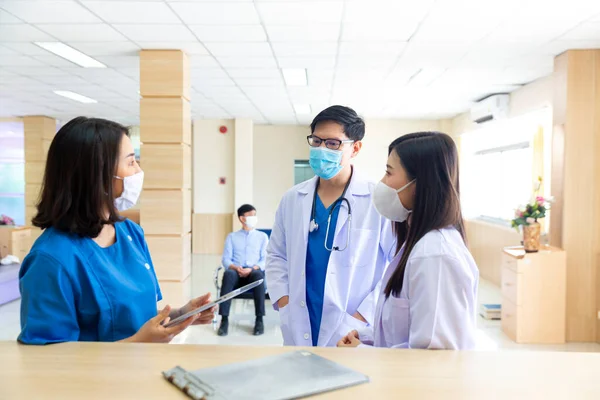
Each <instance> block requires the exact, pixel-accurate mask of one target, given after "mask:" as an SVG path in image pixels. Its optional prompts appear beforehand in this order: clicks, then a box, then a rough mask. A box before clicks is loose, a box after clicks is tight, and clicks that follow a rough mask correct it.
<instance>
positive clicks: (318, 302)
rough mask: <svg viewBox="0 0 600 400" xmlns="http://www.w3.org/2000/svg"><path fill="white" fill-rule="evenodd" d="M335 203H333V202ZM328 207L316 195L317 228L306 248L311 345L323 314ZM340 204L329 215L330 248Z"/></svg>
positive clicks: (315, 340)
mask: <svg viewBox="0 0 600 400" xmlns="http://www.w3.org/2000/svg"><path fill="white" fill-rule="evenodd" d="M333 204H335V203H333ZM333 204H332V205H331V206H329V208H325V205H324V204H323V202H322V201H321V199H320V198H319V196H317V201H316V204H315V219H316V220H317V224H319V229H317V230H316V231H313V232H309V233H308V246H307V249H306V306H307V307H308V316H309V318H310V329H311V334H312V343H313V346H316V345H317V343H318V342H319V331H320V329H321V317H322V316H323V297H324V295H325V278H326V277H327V265H328V264H329V257H330V256H331V252H330V251H329V250H327V249H326V248H325V234H326V232H327V219H328V218H329V211H330V210H331V207H333ZM339 211H340V206H337V207H335V210H333V214H332V216H331V224H330V227H329V238H328V239H329V240H328V241H327V247H329V248H330V249H331V246H333V239H334V237H335V228H336V226H337V220H338V215H339Z"/></svg>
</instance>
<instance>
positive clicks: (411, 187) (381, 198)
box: [338, 132, 479, 350]
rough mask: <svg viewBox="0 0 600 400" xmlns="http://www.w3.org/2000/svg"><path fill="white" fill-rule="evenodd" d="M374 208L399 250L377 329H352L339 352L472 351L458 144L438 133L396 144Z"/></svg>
mask: <svg viewBox="0 0 600 400" xmlns="http://www.w3.org/2000/svg"><path fill="white" fill-rule="evenodd" d="M373 203H374V205H375V207H376V208H377V211H378V212H379V213H380V214H381V215H383V216H385V217H387V218H389V219H390V220H392V221H395V223H394V231H395V233H396V236H397V239H398V243H399V245H400V246H401V249H400V250H399V253H398V255H397V256H396V258H395V259H394V260H393V261H392V263H391V264H390V266H389V268H388V269H387V271H386V273H385V276H384V278H383V282H382V286H381V292H380V294H379V300H378V302H377V310H376V313H375V323H374V324H373V327H370V328H367V329H356V330H352V331H351V332H350V333H348V334H347V335H346V336H345V337H344V338H342V339H341V340H340V341H339V343H338V346H339V347H356V346H359V345H372V346H377V347H398V348H419V349H457V350H458V349H460V350H462V349H470V348H473V347H474V345H475V316H476V309H475V308H476V299H477V286H478V282H479V272H478V270H477V266H476V265H475V262H474V261H473V257H471V254H470V253H469V251H468V250H467V247H466V245H465V230H464V225H463V219H462V214H461V208H460V199H459V182H458V157H457V151H456V146H455V145H454V142H453V140H452V139H451V138H450V137H449V136H448V135H445V134H443V133H436V132H421V133H413V134H410V135H406V136H402V137H400V138H398V139H396V140H395V141H394V142H393V143H392V144H391V145H390V147H389V157H388V163H387V171H386V174H385V176H384V177H383V179H382V180H381V182H379V183H378V184H377V187H376V188H375V191H374V193H373Z"/></svg>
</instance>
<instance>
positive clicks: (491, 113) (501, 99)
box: [471, 94, 510, 124]
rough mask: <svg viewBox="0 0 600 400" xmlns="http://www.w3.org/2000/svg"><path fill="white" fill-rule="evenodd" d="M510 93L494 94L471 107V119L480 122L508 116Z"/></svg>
mask: <svg viewBox="0 0 600 400" xmlns="http://www.w3.org/2000/svg"><path fill="white" fill-rule="evenodd" d="M509 104H510V95H508V94H493V95H491V96H488V97H486V98H485V99H483V100H480V101H478V102H477V104H475V105H474V106H473V107H471V120H472V121H473V122H476V123H478V124H483V123H484V122H488V121H495V120H499V119H503V118H506V117H508V106H509Z"/></svg>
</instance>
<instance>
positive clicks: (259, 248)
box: [218, 204, 269, 336]
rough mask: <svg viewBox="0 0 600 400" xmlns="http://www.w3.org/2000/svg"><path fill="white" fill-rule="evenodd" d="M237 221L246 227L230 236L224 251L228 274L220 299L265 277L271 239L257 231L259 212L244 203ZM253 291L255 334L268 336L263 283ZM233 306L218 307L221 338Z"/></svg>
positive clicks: (226, 327) (227, 304) (239, 210)
mask: <svg viewBox="0 0 600 400" xmlns="http://www.w3.org/2000/svg"><path fill="white" fill-rule="evenodd" d="M238 218H239V219H240V222H241V223H242V225H243V228H242V229H241V230H239V231H237V232H233V233H230V234H229V236H227V241H226V242H225V249H224V250H223V260H222V262H223V267H225V274H223V282H222V284H221V293H220V295H221V296H223V295H225V294H227V293H229V292H231V291H232V290H235V289H237V288H239V287H242V286H245V285H248V284H250V283H252V282H256V281H257V280H259V279H264V277H265V271H264V269H265V257H266V253H267V244H268V241H269V239H268V237H267V234H266V233H264V232H260V231H257V230H255V229H254V228H255V227H256V223H257V222H258V218H257V217H256V209H255V208H254V207H253V206H251V205H249V204H244V205H243V206H241V207H240V208H239V209H238ZM253 291H254V308H255V310H256V323H255V324H254V335H257V336H258V335H262V334H263V333H265V327H264V324H263V316H264V315H265V284H264V282H263V283H262V284H261V285H260V286H257V287H256V288H254V289H253ZM230 307H231V300H229V301H227V302H225V303H222V304H221V306H220V308H219V314H220V315H221V316H222V319H221V326H220V327H219V332H218V334H219V336H227V331H228V329H229V308H230Z"/></svg>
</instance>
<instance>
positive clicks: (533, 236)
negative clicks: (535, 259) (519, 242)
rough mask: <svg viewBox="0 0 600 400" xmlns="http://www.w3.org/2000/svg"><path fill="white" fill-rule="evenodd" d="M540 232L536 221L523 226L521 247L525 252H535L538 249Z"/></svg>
mask: <svg viewBox="0 0 600 400" xmlns="http://www.w3.org/2000/svg"><path fill="white" fill-rule="evenodd" d="M540 232H541V226H540V224H539V223H538V222H534V223H532V224H529V225H524V226H523V247H524V248H525V252H526V253H537V252H538V251H539V250H540Z"/></svg>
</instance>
